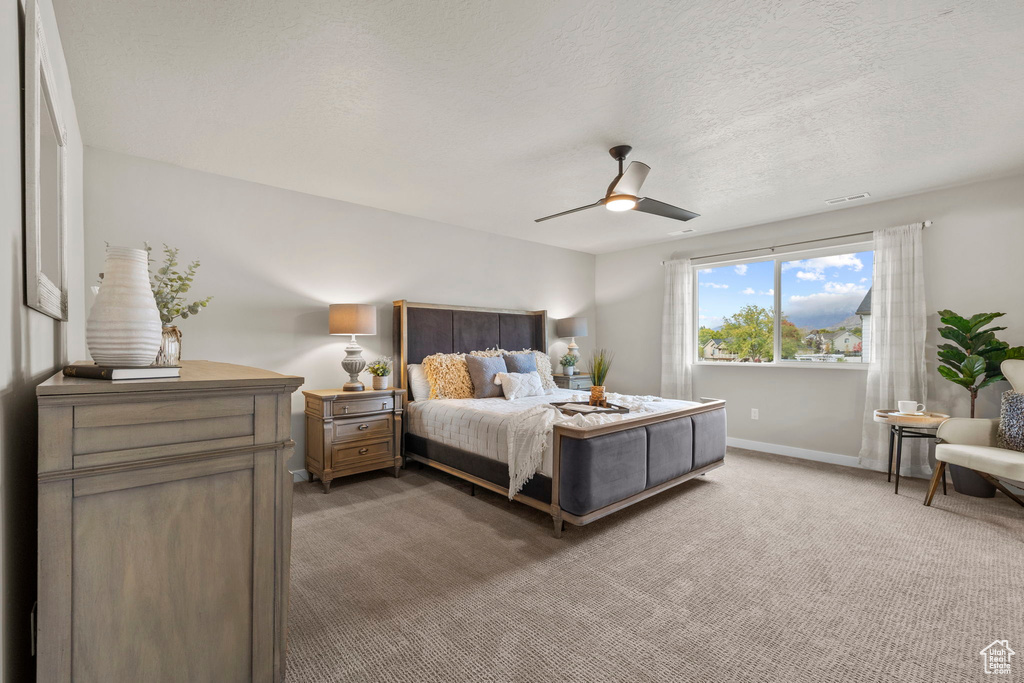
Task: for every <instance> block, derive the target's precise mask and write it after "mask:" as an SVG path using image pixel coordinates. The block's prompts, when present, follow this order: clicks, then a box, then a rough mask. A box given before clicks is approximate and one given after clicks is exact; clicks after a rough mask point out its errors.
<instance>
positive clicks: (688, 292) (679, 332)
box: [661, 259, 694, 401]
mask: <svg viewBox="0 0 1024 683" xmlns="http://www.w3.org/2000/svg"><path fill="white" fill-rule="evenodd" d="M693 357H694V330H693V269H692V268H691V267H690V259H680V260H676V261H667V262H666V263H665V308H664V312H663V314H662V319H661V395H662V396H664V397H665V398H678V399H683V400H686V401H690V400H692V394H693V388H692V384H691V380H690V366H691V365H692V364H693Z"/></svg>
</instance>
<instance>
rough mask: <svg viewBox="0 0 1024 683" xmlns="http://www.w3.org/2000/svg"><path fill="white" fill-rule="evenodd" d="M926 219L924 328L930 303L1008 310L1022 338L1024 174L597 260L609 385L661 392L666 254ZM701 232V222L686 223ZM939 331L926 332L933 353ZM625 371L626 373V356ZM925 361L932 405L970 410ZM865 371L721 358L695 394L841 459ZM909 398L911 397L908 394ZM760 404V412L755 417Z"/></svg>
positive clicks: (766, 433)
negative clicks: (614, 363) (612, 361)
mask: <svg viewBox="0 0 1024 683" xmlns="http://www.w3.org/2000/svg"><path fill="white" fill-rule="evenodd" d="M926 219H931V220H933V221H934V224H933V225H932V226H931V227H929V228H927V229H926V230H925V233H924V254H925V266H926V297H927V310H928V312H929V318H928V322H929V326H930V327H931V328H932V329H933V330H934V329H935V328H937V327H938V326H939V322H938V316H937V315H936V313H935V312H936V311H938V310H940V309H944V308H950V309H953V310H955V311H957V312H960V313H963V314H973V313H979V312H982V311H1004V312H1006V314H1007V315H1006V317H1004V318H1002V319H1001V320H1000V324H1002V325H1005V326H1007V327H1008V328H1009V329H1008V330H1006V331H1005V332H1003V333H1002V338H1003V339H1004V340H1006V341H1008V342H1010V343H1011V344H1014V345H1019V344H1024V270H1022V267H1021V264H1022V263H1024V177H1021V176H1018V177H1013V178H1005V179H1001V180H994V181H988V182H984V183H978V184H973V185H968V186H963V187H957V188H951V189H946V190H939V191H935V192H929V193H925V194H920V195H915V196H912V197H905V198H901V199H894V200H891V201H886V202H879V203H876V204H867V205H863V206H859V207H852V208H849V209H844V210H841V211H832V212H829V213H825V214H819V215H816V216H808V217H804V218H797V219H793V220H787V221H780V222H778V223H770V224H766V225H760V226H755V227H750V228H745V229H741V230H733V231H729V232H724V233H717V234H709V235H705V236H701V235H699V234H698V236H695V237H691V238H689V239H684V240H677V241H673V242H666V243H664V244H661V245H656V246H651V247H644V248H640V249H633V250H629V251H622V252H617V253H613V254H603V255H600V256H598V257H597V278H596V300H597V333H598V337H599V338H600V340H601V345H602V346H606V347H608V348H610V349H612V350H614V351H616V352H617V353H618V358H619V363H620V366H619V367H618V368H616V369H615V370H613V375H612V376H611V379H610V380H609V384H610V385H612V388H613V389H615V390H623V391H626V392H629V393H639V394H646V393H656V392H657V391H658V388H659V382H660V372H661V364H660V353H661V315H662V292H663V282H662V277H663V272H662V267H661V265H660V263H661V261H662V260H664V259H668V258H674V257H675V258H678V257H684V256H689V257H699V256H707V255H711V254H716V253H721V252H728V251H734V250H738V249H751V248H758V247H768V246H772V245H775V244H782V243H786V242H794V241H799V240H806V239H816V238H822V237H829V236H838V235H844V234H848V233H855V232H862V231H866V230H874V229H877V228H884V227H888V226H892V225H902V224H907V223H913V222H915V221H922V220H926ZM689 225H690V226H692V227H694V228H697V229H698V230H699V229H700V226H699V219H698V220H696V221H694V222H693V223H690V224H689ZM936 343H939V336H938V334H937V333H936V332H934V331H933V332H931V333H930V334H929V338H928V355H929V356H931V357H934V355H935V345H936ZM627 358H628V359H630V360H629V361H626V362H628V363H629V369H628V371H623V370H622V365H621V364H622V363H623V362H624V361H625V359H627ZM935 366H936V363H935V362H934V361H932V362H931V363H930V364H929V368H928V369H929V378H930V379H929V388H928V407H929V408H930V409H932V410H939V411H943V412H947V413H951V414H954V415H967V414H969V412H968V411H969V408H968V403H969V401H968V399H967V392H966V391H964V390H963V389H961V388H960V387H957V386H956V385H954V384H952V383H950V382H948V381H946V380H943V379H942V378H941V377H940V376H939V374H938V372H937V371H936V370H935ZM865 374H866V373H865V372H864V371H863V370H856V369H845V368H844V369H827V368H804V367H800V368H775V367H752V366H747V365H742V366H740V365H730V364H725V363H723V364H721V365H714V366H697V367H695V368H694V394H695V395H697V396H711V397H715V398H724V399H726V400H727V401H728V413H729V435H730V436H731V437H732V438H734V439H745V440H750V441H756V442H762V443H769V444H778V445H782V446H787V447H791V448H801V449H809V450H812V451H821V452H825V453H832V454H839V455H843V456H856V455H857V453H858V451H859V450H860V441H861V421H862V417H863V412H864V381H865ZM1007 388H1008V385H1007V384H1005V383H1000V384H998V385H995V386H992V387H989V388H987V389H986V390H984V392H983V393H982V396H981V399H980V400H979V416H990V417H995V416H998V413H999V395H1000V394H1001V393H1002V392H1003V391H1005V390H1006V389H1007ZM908 398H913V397H908ZM751 408H758V409H759V412H760V419H759V420H757V421H754V420H751V419H750V409H751Z"/></svg>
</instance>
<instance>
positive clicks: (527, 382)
mask: <svg viewBox="0 0 1024 683" xmlns="http://www.w3.org/2000/svg"><path fill="white" fill-rule="evenodd" d="M494 383H495V384H500V385H501V391H502V393H503V394H505V400H508V401H514V400H516V399H517V398H526V397H527V396H544V395H545V394H546V393H547V392H546V391H545V390H544V385H543V384H542V383H541V381H540V375H539V374H538V373H537V371H536V370H535V371H533V372H499V373H498V374H497V375H495V377H494Z"/></svg>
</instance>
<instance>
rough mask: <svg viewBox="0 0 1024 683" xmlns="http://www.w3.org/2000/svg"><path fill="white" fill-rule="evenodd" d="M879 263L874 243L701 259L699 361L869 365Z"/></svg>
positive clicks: (698, 268) (697, 308)
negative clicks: (874, 280) (719, 259)
mask: <svg viewBox="0 0 1024 683" xmlns="http://www.w3.org/2000/svg"><path fill="white" fill-rule="evenodd" d="M873 269H874V253H873V252H872V251H871V245H870V243H868V244H857V245H844V246H841V247H833V248H831V249H818V250H813V251H807V252H800V253H794V252H790V253H787V254H779V255H770V256H768V257H762V258H750V259H744V260H740V261H728V262H717V263H700V262H699V261H698V265H697V266H696V268H695V271H696V272H695V279H696V286H695V287H694V297H695V299H696V301H695V302H694V306H693V309H694V311H695V315H696V318H697V319H696V321H695V322H696V324H695V326H694V327H695V329H696V330H697V342H696V348H697V356H698V358H697V362H699V363H705V364H715V363H755V364H764V363H771V364H776V365H784V364H797V363H799V364H808V365H822V364H836V363H844V364H857V365H861V366H863V365H864V364H866V363H867V362H868V361H869V359H870V349H871V343H870V341H871V325H870V321H871V285H872V271H873Z"/></svg>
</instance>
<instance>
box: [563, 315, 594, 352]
mask: <svg viewBox="0 0 1024 683" xmlns="http://www.w3.org/2000/svg"><path fill="white" fill-rule="evenodd" d="M555 334H557V335H558V336H559V337H569V338H571V339H572V341H570V342H569V353H571V354H572V355H574V356H577V357H579V355H580V347H578V346H576V337H586V336H587V319H586V318H562V319H561V320H557V321H555Z"/></svg>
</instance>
